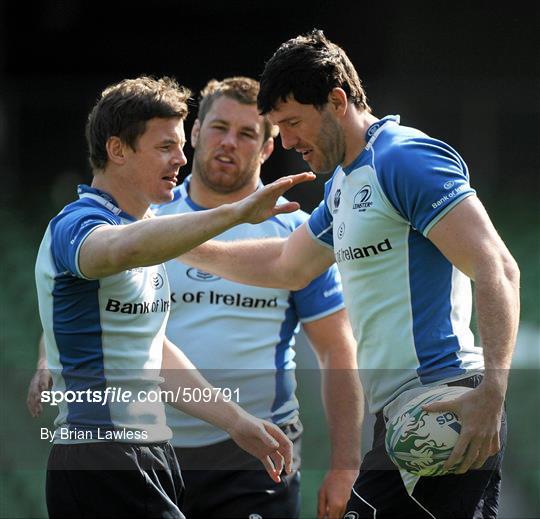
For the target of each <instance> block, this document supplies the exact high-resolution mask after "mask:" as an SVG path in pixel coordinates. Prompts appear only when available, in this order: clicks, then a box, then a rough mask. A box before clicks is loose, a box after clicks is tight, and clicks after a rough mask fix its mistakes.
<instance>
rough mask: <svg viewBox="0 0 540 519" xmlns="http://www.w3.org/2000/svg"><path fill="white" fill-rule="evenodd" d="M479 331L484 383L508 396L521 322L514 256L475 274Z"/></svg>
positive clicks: (487, 386) (517, 276)
mask: <svg viewBox="0 0 540 519" xmlns="http://www.w3.org/2000/svg"><path fill="white" fill-rule="evenodd" d="M475 288H476V308H477V315H478V319H477V320H478V331H479V334H480V339H481V342H482V346H483V352H484V363H485V369H486V371H485V376H484V383H483V386H484V387H485V388H486V389H490V390H493V391H495V392H496V393H498V394H499V395H501V397H502V398H503V397H504V394H505V393H506V387H507V380H508V370H509V369H510V365H511V360H512V353H513V351H514V346H515V342H516V336H517V330H518V324H519V270H518V268H517V265H515V262H514V261H513V260H512V258H511V257H507V258H506V259H505V260H503V261H500V262H498V263H497V264H496V265H495V266H493V267H489V265H488V266H487V267H485V268H484V269H480V270H479V271H478V272H477V273H476V276H475Z"/></svg>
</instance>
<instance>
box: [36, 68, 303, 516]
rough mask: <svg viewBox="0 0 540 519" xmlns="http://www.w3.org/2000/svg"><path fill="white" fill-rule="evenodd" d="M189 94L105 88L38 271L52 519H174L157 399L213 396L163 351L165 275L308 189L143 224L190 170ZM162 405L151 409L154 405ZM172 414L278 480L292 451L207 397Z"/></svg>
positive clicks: (253, 421) (134, 86) (149, 84)
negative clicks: (224, 435)
mask: <svg viewBox="0 0 540 519" xmlns="http://www.w3.org/2000/svg"><path fill="white" fill-rule="evenodd" d="M188 97H189V91H188V90H187V89H185V88H183V87H180V86H179V85H178V84H177V83H176V81H175V80H173V79H171V78H161V79H154V78H150V77H144V76H143V77H139V78H135V79H127V80H124V81H121V82H119V83H117V84H115V85H111V86H110V87H108V88H106V89H105V90H104V91H103V92H102V94H101V97H100V99H99V100H98V102H97V103H96V105H95V106H94V108H93V109H92V111H91V113H90V115H89V118H88V123H87V128H86V130H87V131H86V135H87V142H88V147H89V156H90V163H91V165H92V170H93V174H94V177H93V182H92V185H91V186H84V185H82V186H79V200H77V201H75V202H73V203H71V204H69V205H67V206H66V207H65V208H64V209H63V210H62V211H61V212H60V213H59V214H58V215H57V216H56V217H54V218H53V219H52V220H51V222H50V224H49V226H48V227H47V230H46V232H45V236H44V238H43V241H42V243H41V246H40V249H39V253H38V257H37V261H36V285H37V292H38V300H39V311H40V317H41V321H42V325H43V330H44V342H45V350H46V356H47V365H48V368H49V370H50V371H51V373H52V378H53V392H54V395H55V397H59V396H60V397H63V398H59V400H60V401H59V405H58V407H59V414H58V417H57V419H56V421H55V426H56V430H55V432H54V445H53V447H52V449H51V453H50V456H49V462H48V469H47V507H48V511H49V515H50V516H51V517H78V516H80V517H82V516H85V515H91V516H96V517H118V516H122V517H125V516H126V515H129V516H131V517H165V516H167V517H183V514H182V512H181V511H180V505H181V499H182V493H183V484H182V480H181V477H180V471H179V467H178V462H177V460H176V457H175V455H174V452H173V450H172V447H171V445H170V444H169V442H168V440H169V439H170V437H171V431H170V429H169V428H168V427H167V425H166V423H165V413H164V406H163V403H162V402H160V401H159V395H160V387H159V386H160V385H161V386H162V388H163V389H166V390H174V389H177V388H178V380H175V377H169V374H170V373H179V372H181V373H182V375H183V377H182V380H181V381H180V382H181V383H182V385H183V386H184V387H189V388H198V389H200V390H201V391H202V390H204V389H207V388H210V386H209V384H208V382H207V381H206V380H205V379H204V378H202V376H201V375H200V374H199V373H198V372H197V371H196V370H195V369H194V366H193V365H192V364H191V362H190V361H189V360H188V359H187V358H186V357H185V355H183V354H182V353H181V351H180V350H178V348H176V346H174V345H172V344H171V343H170V341H168V340H167V339H166V337H165V334H164V331H165V325H166V321H167V317H168V314H169V309H170V292H169V285H168V281H167V275H166V271H165V267H164V266H163V264H162V263H163V262H164V261H166V260H169V259H171V258H173V257H176V256H178V255H179V254H181V253H183V252H186V251H187V250H189V249H190V248H191V247H194V246H196V245H198V244H200V243H202V242H203V241H205V240H207V239H208V238H210V237H212V236H215V235H217V234H219V233H221V232H223V231H224V230H226V229H228V228H230V227H232V226H234V225H237V224H239V223H259V222H261V221H264V220H265V219H267V218H269V217H272V216H275V215H276V214H280V213H283V212H287V211H294V210H296V209H297V208H298V204H296V203H294V202H287V203H284V204H280V205H275V204H276V200H277V199H278V198H279V197H280V196H281V195H282V194H283V192H284V191H286V190H287V189H288V188H289V187H291V186H293V185H294V184H296V183H298V182H301V181H305V180H309V179H310V178H312V175H297V176H292V177H285V178H283V179H280V180H278V181H276V182H275V183H273V184H270V185H269V186H266V187H265V188H262V189H260V190H257V192H256V193H254V194H253V195H251V196H250V197H248V198H247V199H244V200H239V201H237V202H235V203H232V204H227V205H223V206H220V207H218V208H215V209H212V210H209V211H202V212H200V213H198V214H182V215H175V216H167V217H162V218H148V219H143V217H144V216H145V214H146V213H147V211H148V208H149V206H150V204H155V203H163V202H166V201H169V200H171V199H172V190H173V188H174V187H175V185H176V179H177V176H178V172H179V169H180V167H182V166H183V165H185V164H186V158H185V156H184V153H183V151H182V150H183V146H184V144H185V137H184V126H183V121H184V119H185V117H186V114H187V104H186V101H187V99H188ZM156 399H157V400H156ZM175 402H176V405H177V406H178V407H179V408H180V409H184V410H186V411H187V412H189V413H192V414H194V415H196V416H197V417H199V418H201V419H203V420H208V421H209V422H211V423H212V424H214V425H215V426H217V427H220V428H222V429H224V430H226V431H227V432H228V433H229V434H230V436H231V437H232V438H233V439H234V440H235V441H236V442H237V443H238V444H239V445H240V446H241V447H242V448H244V449H246V450H247V451H248V452H250V453H251V454H253V455H254V456H256V457H258V458H259V459H260V460H261V461H262V463H263V464H264V466H265V468H266V469H267V471H268V473H269V474H270V476H271V477H272V478H273V479H274V480H276V481H279V480H280V473H281V471H282V468H283V466H285V468H286V470H287V471H290V470H291V461H292V460H291V458H292V454H291V443H290V441H289V440H288V438H287V437H286V436H285V435H284V434H283V432H282V431H281V430H280V429H279V428H278V427H276V426H275V425H274V424H272V423H270V422H266V421H263V420H260V419H258V418H255V417H253V416H251V415H249V414H248V413H246V412H245V411H243V410H242V409H241V408H240V407H239V406H238V405H237V404H235V403H234V402H228V401H225V400H224V399H223V398H221V397H219V396H216V398H215V399H212V401H210V402H205V403H200V404H194V403H193V402H189V401H187V400H183V399H182V398H179V399H176V400H175Z"/></svg>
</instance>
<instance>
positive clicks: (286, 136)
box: [279, 128, 298, 150]
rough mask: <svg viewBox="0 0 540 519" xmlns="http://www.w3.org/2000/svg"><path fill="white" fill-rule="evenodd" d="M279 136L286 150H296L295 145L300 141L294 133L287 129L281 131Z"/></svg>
mask: <svg viewBox="0 0 540 519" xmlns="http://www.w3.org/2000/svg"><path fill="white" fill-rule="evenodd" d="M279 135H280V137H281V145H282V146H283V147H284V148H285V149H286V150H290V149H291V148H294V145H295V144H296V143H297V142H298V139H297V137H296V136H295V135H293V134H292V132H291V131H290V130H288V129H285V128H280V129H279Z"/></svg>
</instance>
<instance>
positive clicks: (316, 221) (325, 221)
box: [307, 200, 334, 250]
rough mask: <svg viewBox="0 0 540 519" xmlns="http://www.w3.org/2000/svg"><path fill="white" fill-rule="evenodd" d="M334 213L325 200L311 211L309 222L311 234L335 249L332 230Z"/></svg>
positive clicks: (326, 245)
mask: <svg viewBox="0 0 540 519" xmlns="http://www.w3.org/2000/svg"><path fill="white" fill-rule="evenodd" d="M332 223H333V219H332V215H331V214H330V211H329V210H328V207H327V206H326V202H325V201H324V200H323V201H322V202H321V203H320V204H319V206H318V207H316V208H315V210H314V211H313V212H312V213H311V216H310V217H309V220H308V222H307V224H308V225H307V227H308V230H309V232H310V234H311V236H312V237H313V238H314V239H315V240H317V241H319V242H321V244H322V245H324V246H325V247H330V248H331V249H332V250H333V249H334V237H333V234H332V232H333V230H332Z"/></svg>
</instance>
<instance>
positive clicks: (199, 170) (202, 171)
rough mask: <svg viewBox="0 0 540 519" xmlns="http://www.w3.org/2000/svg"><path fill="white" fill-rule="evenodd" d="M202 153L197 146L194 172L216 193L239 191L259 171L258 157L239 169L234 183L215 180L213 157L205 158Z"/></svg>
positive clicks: (194, 156)
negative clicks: (212, 172)
mask: <svg viewBox="0 0 540 519" xmlns="http://www.w3.org/2000/svg"><path fill="white" fill-rule="evenodd" d="M201 155H202V153H200V152H199V151H197V148H195V152H194V154H193V173H194V174H196V175H197V178H198V179H199V180H200V181H201V182H202V183H203V184H204V186H205V187H206V188H207V189H209V190H210V191H213V192H214V193H219V194H220V195H228V194H230V193H235V192H236V191H239V190H240V189H242V188H243V187H244V186H246V184H248V183H249V181H250V180H251V179H252V178H253V176H254V175H255V174H256V172H257V165H258V162H257V160H256V159H254V160H252V161H250V162H249V164H247V166H246V167H245V168H244V169H238V172H237V174H236V179H235V181H234V182H233V183H232V184H222V183H218V182H214V181H213V180H212V176H213V175H212V174H211V173H210V170H211V167H212V166H211V165H210V162H211V160H212V159H211V158H210V157H209V158H208V159H207V160H205V159H204V157H202V156H201Z"/></svg>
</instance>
